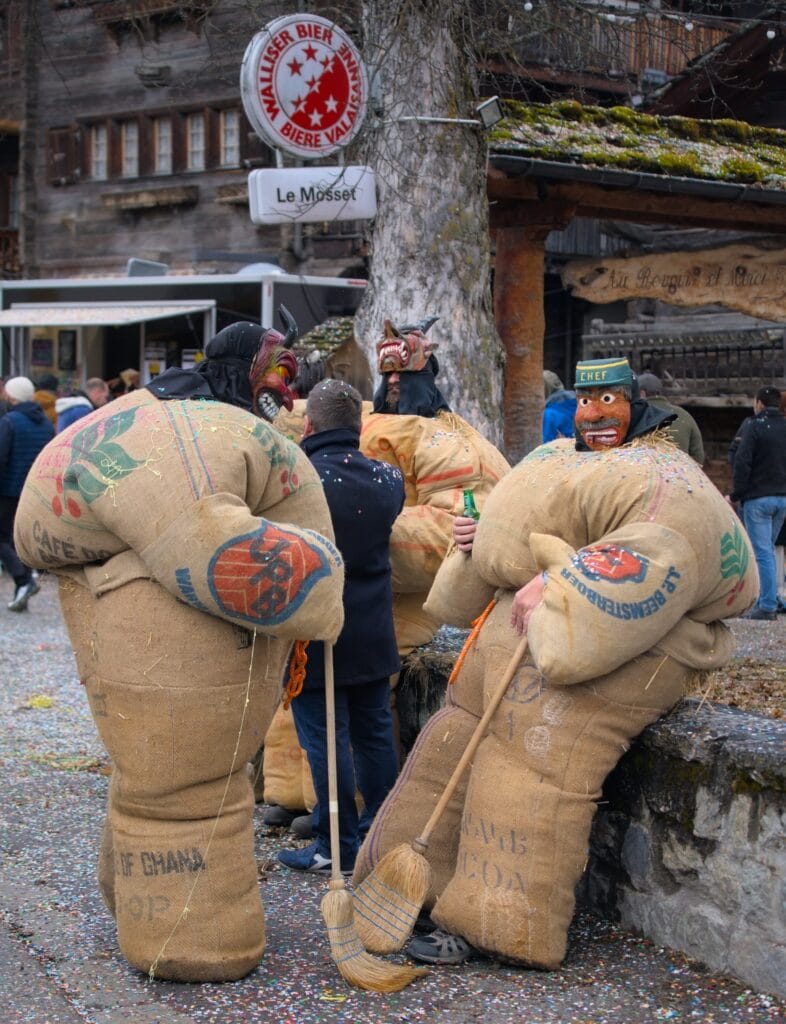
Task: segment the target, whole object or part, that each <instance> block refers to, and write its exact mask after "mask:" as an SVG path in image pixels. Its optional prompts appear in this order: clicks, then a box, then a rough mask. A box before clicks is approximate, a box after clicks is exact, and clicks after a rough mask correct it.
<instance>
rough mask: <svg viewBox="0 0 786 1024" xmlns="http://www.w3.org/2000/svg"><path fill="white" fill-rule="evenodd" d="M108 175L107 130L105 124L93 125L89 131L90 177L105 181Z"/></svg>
mask: <svg viewBox="0 0 786 1024" xmlns="http://www.w3.org/2000/svg"><path fill="white" fill-rule="evenodd" d="M108 173H109V158H108V148H107V130H106V125H105V124H94V125H93V127H92V128H91V129H90V176H91V177H92V178H95V179H96V180H97V181H105V180H106V178H107V177H108Z"/></svg>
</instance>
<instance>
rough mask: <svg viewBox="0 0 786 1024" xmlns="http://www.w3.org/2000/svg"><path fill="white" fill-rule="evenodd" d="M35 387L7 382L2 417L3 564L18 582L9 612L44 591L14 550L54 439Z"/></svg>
mask: <svg viewBox="0 0 786 1024" xmlns="http://www.w3.org/2000/svg"><path fill="white" fill-rule="evenodd" d="M34 391H35V387H34V385H33V382H32V381H31V380H30V379H29V378H28V377H12V378H11V379H10V380H8V381H6V384H5V393H6V399H7V401H8V402H9V403H10V406H11V408H10V410H9V411H8V412H7V413H6V414H5V416H3V417H2V418H0V562H2V563H3V565H4V566H5V568H6V569H7V570H8V572H9V573H10V574H11V576H12V577H13V580H14V585H15V588H16V589H15V592H14V597H13V600H12V601H11V602H10V603H9V604H8V610H9V611H12V612H22V611H24V610H25V608H27V602H28V601H29V600H30V598H31V597H32V596H33V594H37V593H38V591H39V590H40V587H39V585H38V581H37V580H36V578H35V576H34V575H33V571H32V569H30V568H29V566H27V565H25V564H24V563H23V562H22V561H21V559H20V558H19V556H18V555H17V553H16V549H15V548H14V517H15V515H16V507H17V505H18V504H19V495H20V494H21V493H22V487H23V485H24V482H25V479H26V478H27V474H28V472H29V471H30V467H31V466H32V465H33V463H34V462H35V460H36V457H37V455H38V453H39V452H40V451H41V449H42V448H43V447H44V446H45V445H46V444H47V443H48V442H49V441H51V440H52V438H53V437H54V433H55V432H54V428H53V427H52V424H51V423H50V422H49V420H48V418H47V416H46V414H45V413H44V411H43V409H42V408H41V406H40V405H38V403H37V402H35V401H33V392H34Z"/></svg>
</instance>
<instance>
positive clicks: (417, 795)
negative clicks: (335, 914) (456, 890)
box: [354, 650, 483, 908]
mask: <svg viewBox="0 0 786 1024" xmlns="http://www.w3.org/2000/svg"><path fill="white" fill-rule="evenodd" d="M482 668H483V662H482V659H481V658H480V657H479V655H478V652H477V650H473V651H471V652H470V653H469V654H468V655H467V658H466V663H465V670H464V671H463V672H462V674H461V676H460V677H459V679H458V680H457V681H456V683H455V684H453V685H452V686H450V687H449V689H448V692H447V695H446V704H445V707H444V708H442V709H441V710H440V711H438V712H437V713H436V714H434V715H432V716H431V718H430V719H429V720H428V722H427V723H426V725H425V726H424V728H423V729H422V730H421V733H420V735H419V736H418V738H417V740H416V741H415V745H414V747H413V748H412V750H411V751H410V754H409V757H408V758H407V760H406V762H405V764H404V767H403V768H402V770H401V773H400V775H399V777H398V779H397V781H396V784H395V786H394V787H393V789H392V790H391V791H390V793H389V794H388V796H387V798H386V800H385V802H384V803H383V804H382V806H381V807H380V809H379V811H378V812H377V814H376V816H375V818H374V821H373V823H372V826H371V828H370V830H369V832H368V835H367V836H366V839H365V841H364V842H363V845H362V846H361V848H360V852H359V853H358V856H357V860H356V861H355V874H354V881H355V884H356V885H357V884H359V883H360V882H361V881H362V880H363V879H364V878H365V877H366V875H368V874H369V873H370V872H371V871H372V870H373V869H374V867H375V866H376V865H377V864H378V863H379V861H380V860H381V859H382V857H384V855H385V854H386V853H388V852H389V851H390V850H392V849H393V848H394V847H395V846H398V845H399V843H411V842H412V840H413V839H416V838H417V837H418V836H419V835H420V833H421V831H422V829H423V826H424V825H425V824H426V822H427V821H428V819H429V817H430V816H431V812H432V811H433V810H434V808H435V806H436V805H437V802H438V800H439V798H440V796H441V795H442V791H443V790H444V788H445V786H446V785H447V782H448V780H449V778H450V776H451V775H452V773H453V769H454V768H455V767H456V765H457V764H458V762H459V760H460V758H461V755H462V754H463V753H464V749H465V748H466V745H467V743H468V741H469V738H470V736H471V735H472V732H473V730H474V729H475V726H476V725H477V723H478V718H479V717H480V714H481V713H482V706H481V702H482V693H481V690H482V687H481V682H480V681H481V679H482ZM466 786H467V776H466V773H465V775H464V777H463V778H462V780H461V782H460V783H459V785H458V786H457V787H456V790H455V792H454V794H453V796H452V798H451V800H450V802H449V803H448V806H447V807H446V809H445V812H444V814H443V815H442V818H441V819H440V821H439V824H438V825H437V827H436V828H435V829H434V832H433V833H432V836H431V839H430V840H429V846H428V850H427V851H426V855H425V856H426V859H427V860H428V862H429V865H430V867H431V885H430V888H429V892H428V894H427V896H426V900H425V906H426V907H427V908H428V907H431V906H432V905H433V903H434V900H435V899H436V897H437V895H438V894H439V893H440V892H441V891H442V889H443V888H444V886H445V884H446V883H447V881H448V879H449V878H450V877H451V876H452V874H453V872H454V870H455V863H456V850H457V847H458V827H459V822H460V820H461V810H462V807H463V804H464V796H465V793H466Z"/></svg>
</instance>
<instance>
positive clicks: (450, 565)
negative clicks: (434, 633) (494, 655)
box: [423, 548, 496, 628]
mask: <svg viewBox="0 0 786 1024" xmlns="http://www.w3.org/2000/svg"><path fill="white" fill-rule="evenodd" d="M495 591H496V588H495V587H493V586H491V585H490V584H489V583H486V581H485V580H484V579H483V578H482V577H481V576H480V574H479V573H478V571H477V568H476V563H475V561H474V560H473V558H472V555H471V554H468V553H465V552H464V551H459V550H458V548H454V549H453V550H452V551H451V552H450V553H449V554H448V556H447V557H446V558H445V560H444V561H443V563H442V565H441V566H440V567H439V570H438V572H437V575H436V576H435V577H434V582H433V583H432V585H431V590H430V591H429V593H428V597H427V599H426V602H425V604H424V606H423V609H424V611H426V612H427V613H428V614H430V615H433V616H434V618H435V619H437V621H438V622H444V623H445V624H446V625H448V626H460V627H463V628H467V627H468V626H470V625H471V624H472V622H474V620H475V619H476V618H477V617H478V615H480V614H481V612H482V611H483V609H484V608H486V606H487V605H488V603H489V601H491V599H492V598H493V597H494V594H495Z"/></svg>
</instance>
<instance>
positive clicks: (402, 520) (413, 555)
mask: <svg viewBox="0 0 786 1024" xmlns="http://www.w3.org/2000/svg"><path fill="white" fill-rule="evenodd" d="M452 535H453V516H452V514H451V513H450V512H446V511H445V510H444V509H440V508H434V507H432V506H431V505H409V506H406V507H405V508H404V509H402V511H401V514H400V515H399V516H398V517H397V519H396V521H395V523H393V529H392V530H391V533H390V566H391V568H392V570H393V592H394V593H396V594H417V593H420V592H421V591H426V590H428V589H429V587H430V586H431V584H432V582H433V580H434V577H435V576H436V574H437V570H438V569H439V567H440V565H442V560H443V559H444V557H445V554H446V553H447V550H448V546H449V545H450V541H451V537H452Z"/></svg>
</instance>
